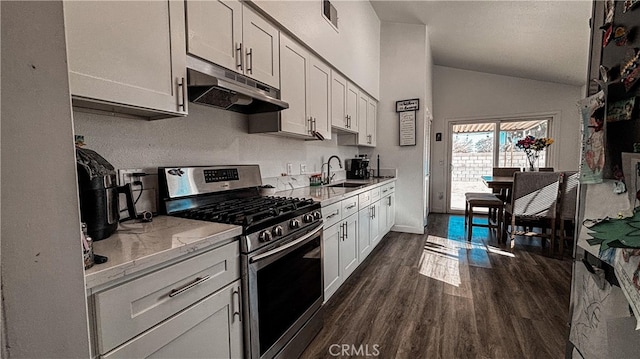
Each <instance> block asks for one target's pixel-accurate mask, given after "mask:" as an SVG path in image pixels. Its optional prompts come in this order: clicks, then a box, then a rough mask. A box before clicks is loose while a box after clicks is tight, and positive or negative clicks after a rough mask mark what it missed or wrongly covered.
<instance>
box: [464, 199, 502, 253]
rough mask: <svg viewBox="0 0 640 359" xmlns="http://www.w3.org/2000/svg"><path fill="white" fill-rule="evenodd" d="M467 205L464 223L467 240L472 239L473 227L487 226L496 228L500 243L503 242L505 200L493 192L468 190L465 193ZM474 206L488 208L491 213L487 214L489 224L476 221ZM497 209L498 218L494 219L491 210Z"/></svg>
mask: <svg viewBox="0 0 640 359" xmlns="http://www.w3.org/2000/svg"><path fill="white" fill-rule="evenodd" d="M464 197H465V207H464V225H465V226H468V227H467V240H468V241H470V240H471V235H472V232H473V227H487V228H489V229H492V228H493V229H495V230H496V237H497V239H498V243H502V233H503V232H504V230H503V228H504V226H503V224H504V221H503V219H502V216H503V213H504V202H503V201H502V200H501V199H500V198H498V197H497V196H496V195H494V194H493V193H483V192H467V193H465V194H464ZM474 208H487V209H488V211H489V213H488V215H487V224H484V223H474V222H473V215H474ZM492 211H495V213H496V218H495V219H493V218H492V216H491V212H492Z"/></svg>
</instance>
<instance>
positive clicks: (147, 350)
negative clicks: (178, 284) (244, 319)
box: [103, 280, 242, 359]
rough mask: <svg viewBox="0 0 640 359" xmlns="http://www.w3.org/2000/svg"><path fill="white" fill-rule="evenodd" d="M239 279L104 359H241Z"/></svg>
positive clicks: (115, 350) (105, 356)
mask: <svg viewBox="0 0 640 359" xmlns="http://www.w3.org/2000/svg"><path fill="white" fill-rule="evenodd" d="M240 311H241V308H240V280H237V281H235V282H234V283H232V284H230V285H228V286H227V287H225V288H223V289H221V290H219V291H218V292H216V293H215V294H213V295H210V296H209V297H207V298H205V299H203V300H201V301H200V302H198V303H197V304H195V305H193V306H191V307H189V308H188V309H186V310H185V311H183V312H180V314H178V315H175V316H173V317H171V319H169V320H167V321H165V322H163V323H162V324H160V325H158V326H156V327H154V328H152V329H151V330H149V331H146V332H144V333H142V334H141V335H139V336H137V337H135V338H134V339H133V340H130V341H128V342H127V343H125V344H124V345H121V346H120V347H118V348H116V349H114V350H113V351H111V352H109V353H108V354H106V355H104V356H103V358H108V359H111V358H203V359H204V358H240V357H242V323H241V321H240V319H241V314H240Z"/></svg>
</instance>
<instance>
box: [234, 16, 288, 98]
mask: <svg viewBox="0 0 640 359" xmlns="http://www.w3.org/2000/svg"><path fill="white" fill-rule="evenodd" d="M242 26H243V27H242V38H243V41H244V44H243V45H244V49H243V50H244V56H245V57H244V64H245V65H244V71H245V74H246V75H247V76H249V77H251V78H254V79H256V80H258V81H260V82H264V83H265V84H267V85H270V86H273V87H278V86H279V85H280V53H279V51H278V50H279V47H280V41H279V37H280V32H279V31H278V29H277V28H276V27H275V26H273V25H271V24H270V23H269V22H267V20H265V19H263V18H262V17H260V15H258V14H256V13H255V12H254V11H253V10H251V9H250V8H249V7H247V6H244V8H243V12H242ZM284 68H285V69H286V67H284Z"/></svg>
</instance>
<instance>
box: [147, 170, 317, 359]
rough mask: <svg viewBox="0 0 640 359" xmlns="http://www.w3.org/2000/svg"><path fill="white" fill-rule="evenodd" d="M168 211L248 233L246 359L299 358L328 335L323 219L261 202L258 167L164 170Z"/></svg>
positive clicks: (300, 205) (292, 204)
mask: <svg viewBox="0 0 640 359" xmlns="http://www.w3.org/2000/svg"><path fill="white" fill-rule="evenodd" d="M158 183H159V189H160V198H161V211H163V213H166V214H168V215H171V216H177V217H183V218H189V219H195V220H203V221H210V222H221V223H229V224H235V225H239V226H242V237H241V238H240V261H241V270H242V307H243V309H242V310H243V315H242V318H243V329H244V342H245V358H248V359H264V358H269V359H270V358H297V357H299V356H300V354H301V353H302V352H303V351H304V349H305V348H306V347H307V345H308V344H309V343H310V342H311V340H313V338H314V337H315V336H316V334H317V333H318V332H319V331H320V329H322V323H323V319H322V309H321V306H322V301H323V286H322V247H321V246H322V223H323V221H322V213H321V211H320V203H319V202H315V201H313V200H311V199H305V198H290V197H289V198H285V197H273V196H264V197H263V196H260V192H259V187H260V186H261V185H262V178H261V176H260V168H259V167H258V166H257V165H239V166H206V167H165V168H159V169H158Z"/></svg>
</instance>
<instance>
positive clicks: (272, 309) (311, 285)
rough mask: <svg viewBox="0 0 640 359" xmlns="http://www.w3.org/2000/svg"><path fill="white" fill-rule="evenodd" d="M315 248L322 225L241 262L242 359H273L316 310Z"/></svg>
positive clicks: (318, 274) (318, 264)
mask: <svg viewBox="0 0 640 359" xmlns="http://www.w3.org/2000/svg"><path fill="white" fill-rule="evenodd" d="M321 244H322V222H320V223H318V225H317V226H314V227H313V228H311V229H309V230H303V231H301V232H300V233H293V234H292V235H291V238H283V240H281V241H279V243H278V245H277V246H276V247H267V248H266V249H265V250H261V251H259V252H258V253H251V254H249V255H246V256H243V257H244V258H243V260H244V262H245V265H244V266H243V267H244V269H245V270H246V275H247V280H246V281H245V285H246V290H247V292H245V293H247V295H245V296H244V298H245V314H246V316H245V318H246V317H248V318H249V319H250V320H248V321H246V322H245V326H246V327H245V335H246V338H247V339H248V340H247V341H246V342H245V345H247V348H246V349H247V352H248V355H247V357H248V358H252V359H254V358H273V357H274V356H275V355H276V354H278V352H280V350H282V349H283V348H284V347H285V346H287V345H288V343H289V341H290V340H291V339H292V338H293V337H294V336H295V335H296V333H298V331H299V330H300V329H301V328H303V327H304V326H305V324H307V322H308V321H309V319H311V318H313V317H314V314H315V313H316V312H317V311H318V309H319V308H320V307H321V305H322V296H323V292H322V255H321V253H322V250H321ZM314 335H315V333H314ZM312 338H313V337H311V339H312ZM298 340H304V339H302V338H299V337H296V340H295V341H296V342H297V341H298ZM309 340H310V339H309ZM292 344H293V343H292ZM296 344H297V343H296ZM296 344H293V345H296ZM307 344H308V342H306V343H300V345H304V346H305V347H306V345H307ZM288 349H289V348H288ZM302 349H304V348H302Z"/></svg>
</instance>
